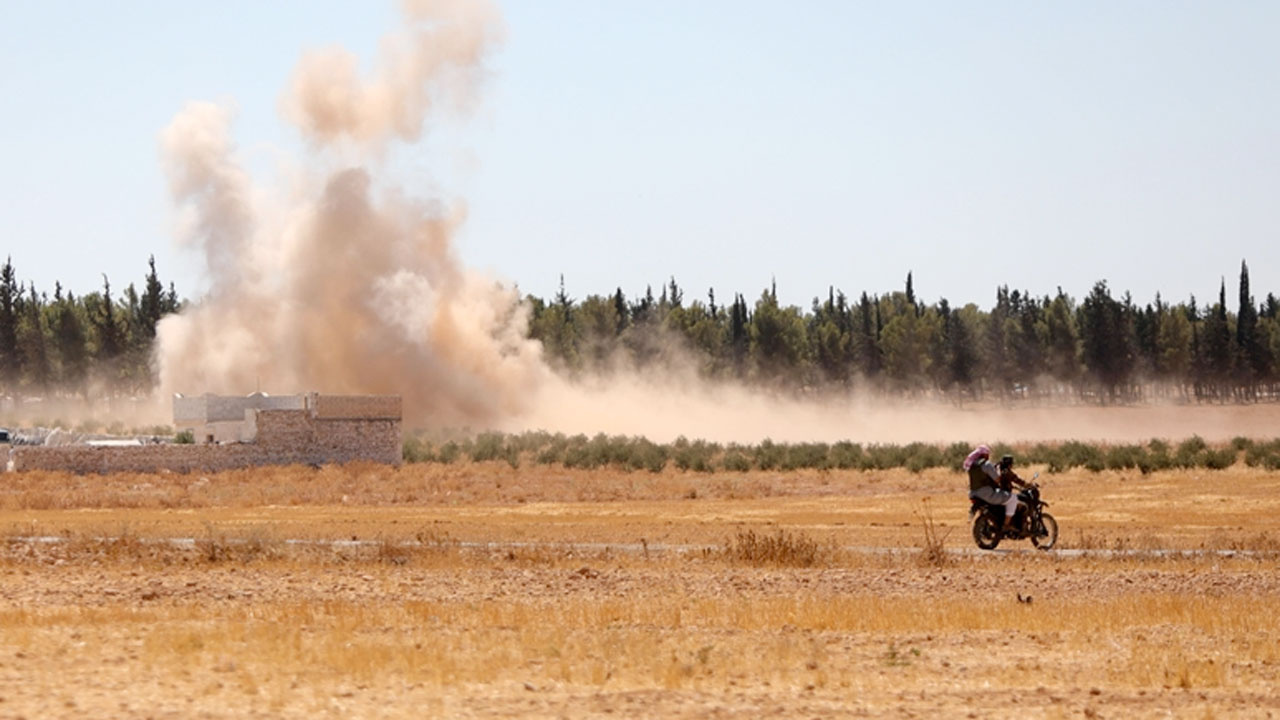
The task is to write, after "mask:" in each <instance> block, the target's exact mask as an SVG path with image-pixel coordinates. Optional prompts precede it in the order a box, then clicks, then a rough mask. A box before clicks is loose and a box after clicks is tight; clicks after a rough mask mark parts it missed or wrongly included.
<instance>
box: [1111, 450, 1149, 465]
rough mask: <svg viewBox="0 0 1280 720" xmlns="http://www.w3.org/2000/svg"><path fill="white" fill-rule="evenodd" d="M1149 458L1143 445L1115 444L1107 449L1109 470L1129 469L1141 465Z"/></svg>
mask: <svg viewBox="0 0 1280 720" xmlns="http://www.w3.org/2000/svg"><path fill="white" fill-rule="evenodd" d="M1146 459H1147V451H1146V449H1145V448H1143V447H1142V446H1141V445H1114V446H1112V447H1110V448H1108V449H1107V451H1106V461H1105V464H1106V467H1107V469H1109V470H1129V469H1131V468H1136V467H1140V466H1141V465H1142V464H1143V463H1145V461H1146Z"/></svg>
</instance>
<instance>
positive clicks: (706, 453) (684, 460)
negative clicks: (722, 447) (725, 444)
mask: <svg viewBox="0 0 1280 720" xmlns="http://www.w3.org/2000/svg"><path fill="white" fill-rule="evenodd" d="M718 449H719V448H718V447H717V446H715V445H711V444H709V443H707V442H706V441H705V440H695V441H693V442H689V441H688V440H686V439H685V438H684V437H680V438H678V439H677V440H676V442H675V446H674V447H673V448H672V452H671V456H672V459H673V460H674V461H675V464H676V467H678V468H680V469H681V470H685V471H688V470H693V471H694V472H711V470H712V469H713V468H712V464H711V460H712V458H713V457H715V454H716V452H717V450H718Z"/></svg>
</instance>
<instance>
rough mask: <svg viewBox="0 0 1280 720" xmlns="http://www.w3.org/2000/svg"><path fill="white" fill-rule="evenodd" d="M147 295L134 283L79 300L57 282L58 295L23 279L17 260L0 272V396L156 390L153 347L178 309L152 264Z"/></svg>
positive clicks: (105, 285) (172, 291) (173, 294)
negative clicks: (118, 292)
mask: <svg viewBox="0 0 1280 720" xmlns="http://www.w3.org/2000/svg"><path fill="white" fill-rule="evenodd" d="M148 267H149V272H148V273H147V275H146V277H145V278H144V280H143V285H142V292H141V293H139V292H138V290H137V289H136V288H135V287H134V286H133V284H130V285H129V286H128V287H126V288H125V290H124V293H123V296H122V297H118V298H117V297H113V296H112V293H111V283H110V281H109V280H108V279H107V277H106V276H105V275H104V276H103V278H102V290H101V291H100V292H90V293H87V294H84V295H80V296H78V297H77V296H76V295H75V294H74V293H72V292H70V291H68V290H65V289H64V288H63V287H62V285H61V284H60V283H56V284H55V285H54V289H53V295H52V296H50V295H49V294H48V293H46V292H37V291H36V287H35V285H34V283H22V282H20V281H19V280H18V275H17V270H15V269H14V266H13V262H12V259H7V260H6V261H5V264H4V266H3V267H0V394H2V395H6V396H9V397H32V396H35V397H45V396H48V395H51V394H54V395H79V396H85V397H89V396H102V395H141V394H146V393H148V392H150V389H151V388H152V387H153V385H154V377H153V371H152V367H151V347H152V344H153V343H154V341H155V337H156V324H157V323H158V322H160V318H162V317H164V316H165V315H166V314H168V313H171V312H176V311H177V310H178V307H179V300H178V293H177V290H176V289H175V288H174V286H173V283H170V284H169V288H168V290H166V289H165V288H164V286H163V285H162V284H161V282H160V278H159V277H158V276H157V274H156V264H155V258H154V257H153V258H151V259H150V260H149V261H148Z"/></svg>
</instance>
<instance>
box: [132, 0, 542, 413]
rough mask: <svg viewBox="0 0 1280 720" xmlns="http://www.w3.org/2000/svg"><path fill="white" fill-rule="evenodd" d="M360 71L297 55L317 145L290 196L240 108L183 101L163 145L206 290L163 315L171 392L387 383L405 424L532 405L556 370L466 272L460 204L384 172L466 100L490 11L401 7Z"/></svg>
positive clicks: (493, 293) (293, 110) (296, 106)
mask: <svg viewBox="0 0 1280 720" xmlns="http://www.w3.org/2000/svg"><path fill="white" fill-rule="evenodd" d="M404 10H405V12H404V18H405V27H404V29H403V30H401V31H400V32H398V33H396V34H393V35H391V36H389V37H387V38H385V39H384V42H383V56H382V62H381V64H380V65H379V66H378V67H377V68H376V69H375V70H374V72H373V73H372V75H371V76H370V77H369V78H368V79H367V80H361V79H360V78H359V77H358V75H357V72H356V62H355V59H354V58H353V57H352V56H351V55H350V54H349V53H346V52H345V51H342V50H341V49H335V50H329V51H325V52H321V53H313V54H310V55H307V56H306V57H304V58H303V60H302V62H301V63H300V65H299V66H298V68H297V70H296V71H295V73H294V77H293V81H292V84H291V86H290V88H289V90H288V91H287V93H286V95H285V97H284V99H283V101H282V106H283V107H284V108H285V110H286V112H285V114H286V115H287V117H289V118H290V119H291V120H293V121H294V122H295V123H296V124H297V126H298V128H299V129H300V131H301V132H302V133H303V134H304V135H305V136H306V137H307V138H308V139H309V140H310V141H311V143H312V145H313V148H314V152H315V153H317V155H324V154H325V153H327V152H329V151H332V152H331V153H330V155H332V156H340V157H342V158H343V159H344V160H347V159H349V158H351V157H353V156H354V157H356V158H357V159H358V160H359V162H356V163H354V164H350V163H349V164H347V165H344V166H341V167H339V168H338V169H333V170H327V169H317V168H323V167H325V166H327V165H329V164H331V161H332V159H331V158H330V157H315V158H312V160H311V162H310V163H309V164H310V166H313V167H312V169H310V170H307V169H304V171H303V172H302V174H301V177H300V178H299V179H298V181H297V182H298V187H297V188H296V189H295V190H294V191H293V192H292V193H289V194H288V195H289V198H288V199H286V200H281V199H279V197H278V196H277V195H272V194H269V193H263V192H260V191H258V190H257V189H256V188H254V187H253V185H252V181H251V178H250V176H249V174H248V173H247V172H246V171H245V170H244V169H243V168H242V167H241V166H240V165H239V164H238V161H237V156H236V148H235V144H234V142H233V140H232V137H231V119H232V118H231V113H230V111H229V110H227V109H226V108H223V107H220V106H217V105H213V104H209V103H192V104H190V105H189V106H187V107H186V108H185V109H184V110H183V111H182V112H181V113H179V114H178V116H177V117H176V118H175V119H174V120H173V121H172V123H170V125H169V126H168V127H167V128H166V129H165V130H164V132H163V134H162V137H161V145H162V154H163V157H164V163H165V167H166V171H167V174H168V177H169V184H170V189H171V192H172V195H173V198H174V200H175V203H176V204H177V205H178V207H179V209H180V222H181V229H180V234H181V236H182V239H183V240H184V241H185V242H187V243H189V244H191V245H192V246H194V247H196V248H198V249H199V251H200V252H201V253H202V254H203V259H204V263H205V268H206V271H207V274H208V281H209V290H208V293H207V295H206V296H205V297H203V298H202V299H201V300H199V301H198V302H196V303H195V304H194V305H192V306H191V307H188V308H186V309H184V310H183V311H182V312H181V313H180V314H178V315H174V316H170V317H168V318H166V319H165V320H164V321H162V322H161V324H160V327H159V329H158V342H157V358H156V360H157V366H158V368H159V373H160V384H161V390H162V393H163V396H165V397H167V396H168V394H169V393H171V392H174V391H183V392H217V393H228V394H243V393H245V392H248V391H252V390H253V389H255V388H262V389H270V390H271V391H276V392H298V391H304V390H311V389H315V390H321V391H323V392H330V393H389V394H399V395H403V396H404V397H405V407H406V411H407V413H408V414H409V415H410V419H411V420H412V419H423V418H428V417H429V418H430V419H431V420H432V421H433V422H438V423H452V424H464V423H472V422H481V423H483V422H489V421H492V420H494V419H495V418H501V417H506V416H510V415H513V414H518V413H520V412H522V411H523V410H525V409H526V405H527V403H528V401H529V398H530V397H531V394H532V392H533V391H534V390H535V389H536V388H537V387H539V385H540V384H542V383H543V382H544V381H545V380H546V378H547V377H548V376H549V372H548V371H547V369H546V368H545V366H544V364H543V363H542V359H541V348H540V346H539V345H538V344H537V343H536V342H533V341H530V340H528V339H527V337H526V327H527V318H526V313H525V310H524V308H523V306H522V305H521V304H520V303H519V298H518V297H517V295H516V293H515V292H514V291H513V290H511V289H507V288H504V287H502V286H501V285H500V284H498V283H497V282H496V281H495V280H494V279H492V278H489V277H485V276H483V275H480V274H477V273H473V272H469V271H467V270H466V269H464V268H463V267H462V266H461V264H460V263H459V261H458V259H457V258H456V257H455V256H454V254H453V251H452V248H451V238H452V236H453V234H454V232H455V230H456V228H457V226H458V224H459V223H461V222H462V220H463V217H464V214H465V213H464V211H463V209H462V208H461V207H460V206H446V205H445V204H444V203H441V202H439V201H435V202H432V201H424V200H419V199H415V198H412V197H410V196H409V195H407V194H406V193H404V192H402V191H400V190H399V189H397V188H395V187H393V186H391V187H388V186H387V185H385V184H383V183H380V182H379V181H378V167H379V165H378V158H379V156H380V154H381V152H382V151H383V150H384V149H385V147H386V145H387V144H388V143H390V142H391V141H393V140H397V139H399V140H414V139H416V138H417V137H418V135H419V133H420V131H421V128H422V126H423V124H424V122H425V121H426V119H427V118H428V116H429V113H430V112H431V111H432V110H433V108H435V107H436V106H437V104H438V103H443V104H445V105H446V106H448V107H454V108H456V107H458V106H460V105H462V106H465V105H466V103H467V102H469V100H468V98H469V97H470V95H471V94H472V93H473V91H474V85H475V83H476V82H478V80H479V78H480V76H481V70H482V68H481V66H480V61H481V59H482V58H483V57H484V54H485V52H486V50H487V48H488V47H489V46H490V45H491V43H492V42H493V40H494V38H495V37H496V36H497V30H496V25H495V24H494V21H495V15H494V13H493V12H492V10H491V8H489V7H488V6H487V5H485V4H483V3H475V2H468V3H462V2H439V1H436V2H409V3H406V4H405V7H404Z"/></svg>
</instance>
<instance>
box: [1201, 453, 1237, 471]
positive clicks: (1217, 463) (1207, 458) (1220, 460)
mask: <svg viewBox="0 0 1280 720" xmlns="http://www.w3.org/2000/svg"><path fill="white" fill-rule="evenodd" d="M1235 463H1236V450H1235V448H1234V447H1225V448H1221V449H1219V450H1206V451H1205V452H1203V453H1201V455H1200V466H1201V467H1205V468H1208V469H1210V470H1225V469H1227V468H1229V467H1231V466H1232V465H1234V464H1235Z"/></svg>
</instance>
